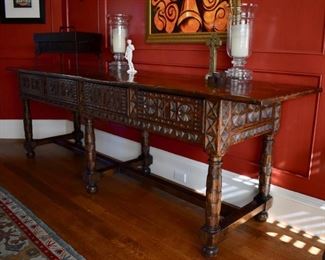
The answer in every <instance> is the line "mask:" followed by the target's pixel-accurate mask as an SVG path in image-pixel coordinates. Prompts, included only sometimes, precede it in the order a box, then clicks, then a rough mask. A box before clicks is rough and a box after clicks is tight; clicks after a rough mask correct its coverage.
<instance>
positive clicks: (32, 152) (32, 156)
mask: <svg viewBox="0 0 325 260" xmlns="http://www.w3.org/2000/svg"><path fill="white" fill-rule="evenodd" d="M26 156H27V158H29V159H32V158H34V157H35V152H34V151H27V152H26Z"/></svg>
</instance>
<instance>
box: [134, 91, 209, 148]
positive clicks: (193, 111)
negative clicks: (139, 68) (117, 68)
mask: <svg viewBox="0 0 325 260" xmlns="http://www.w3.org/2000/svg"><path fill="white" fill-rule="evenodd" d="M130 96H131V102H130V110H131V111H130V115H131V117H136V118H137V120H135V119H133V121H132V124H133V125H135V126H140V127H142V128H146V129H148V130H150V131H153V132H158V133H161V134H164V135H168V136H172V137H177V138H179V139H182V140H188V141H192V142H199V141H200V138H201V134H202V116H203V112H202V111H203V101H202V100H200V99H195V98H191V97H183V96H176V95H168V94H163V93H154V92H150V91H143V90H139V91H135V92H134V93H133V95H132V93H131V95H130ZM132 96H133V98H132ZM137 124H138V125H137Z"/></svg>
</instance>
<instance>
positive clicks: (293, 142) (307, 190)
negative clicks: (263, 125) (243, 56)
mask: <svg viewBox="0 0 325 260" xmlns="http://www.w3.org/2000/svg"><path fill="white" fill-rule="evenodd" d="M52 2H53V3H57V2H56V1H52ZM64 2H65V1H64ZM147 2H148V1H146V0H137V1H131V0H124V1H113V0H94V1H80V0H69V2H68V9H67V10H68V12H67V16H65V15H63V18H64V19H65V17H67V21H68V22H67V23H68V24H69V25H73V26H75V27H76V29H77V30H79V31H97V32H100V33H102V34H103V35H104V37H105V43H104V46H105V49H104V55H103V59H104V60H106V61H109V60H110V59H111V54H110V52H109V50H108V48H107V46H108V45H109V42H108V35H107V19H106V16H107V14H108V13H112V14H113V13H126V14H130V15H131V16H132V20H131V23H130V26H129V29H130V37H131V38H132V39H133V41H134V44H135V47H136V52H135V54H134V59H135V64H136V67H137V68H138V69H144V70H148V71H149V70H160V71H172V72H180V73H195V74H199V75H202V76H203V75H205V73H206V72H207V70H208V68H207V65H208V50H207V47H206V46H205V45H204V44H200V45H199V44H197V45H192V44H178V45H175V44H146V42H145V33H146V24H147V16H146V9H147ZM254 2H256V3H257V4H258V9H257V13H256V20H255V32H254V43H253V55H252V56H251V57H250V59H249V64H248V66H249V67H250V68H251V69H252V70H253V71H254V78H255V79H259V80H271V81H277V82H288V83H292V84H303V85H308V86H318V87H321V86H324V83H325V82H324V78H325V77H324V75H325V59H324V55H325V46H324V45H325V44H324V35H325V34H324V31H325V27H324V22H325V1H324V0H315V1H313V4H312V5H306V3H305V1H303V0H296V1H290V0H274V1H258V0H255V1H254ZM53 3H52V5H51V10H52V9H53ZM48 9H49V7H48V6H47V11H50V12H52V13H53V12H57V14H59V13H60V11H59V10H58V9H59V8H56V10H57V11H54V10H52V11H51V10H48ZM58 20H59V19H58ZM54 24H60V23H59V22H54ZM54 24H52V23H51V22H50V20H47V24H46V25H34V26H30V25H29V26H26V27H27V28H28V32H29V33H27V32H26V33H24V34H23V35H22V37H23V39H24V43H21V46H20V47H19V49H23V50H22V53H20V52H19V53H18V54H15V55H13V56H14V57H12V58H11V60H12V62H14V63H15V64H21V63H23V62H24V59H23V58H21V57H24V55H25V54H24V52H28V55H27V56H28V59H31V58H32V44H31V41H29V38H28V37H29V36H30V35H31V33H32V32H33V31H43V30H53V26H54ZM8 26H9V25H1V24H0V30H1V35H3V33H2V30H4V33H5V37H9V35H10V32H11V29H10V28H9V27H8ZM42 26H43V27H42ZM4 28H5V29H4ZM16 28H18V26H17V27H16ZM26 40H27V41H26ZM15 42H16V41H14V40H12V44H14V43H15ZM21 42H23V41H21ZM26 42H27V43H28V46H27V45H26ZM12 44H10V43H3V42H1V43H0V57H5V56H6V55H7V56H8V55H11V54H10V53H12V52H10V51H9V50H8V48H9V46H10V47H11V46H12ZM3 45H5V46H7V49H3ZM17 49H18V47H17ZM18 56H19V59H18V60H15V59H16V58H17V57H18ZM3 60H4V59H3V58H1V61H2V62H1V64H2V66H6V65H5V64H7V62H6V61H3ZM228 66H229V59H228V57H227V55H226V53H225V49H224V48H221V49H220V50H219V51H218V68H219V69H225V68H227V67H228ZM3 71H4V70H3V67H1V71H0V73H4V72H3ZM2 76H3V75H1V79H3V77H2ZM8 77H9V76H8V75H6V76H5V77H4V78H5V79H6V82H5V83H6V84H5V85H6V90H5V93H6V95H7V97H6V98H3V97H1V99H3V100H5V103H4V104H2V102H1V104H2V105H1V104H0V109H4V108H6V109H8V111H11V112H6V113H4V112H3V110H0V115H1V116H2V117H9V118H16V117H20V116H21V113H20V108H19V106H20V105H17V104H19V102H18V98H17V90H16V88H15V87H13V85H12V84H11V83H12V78H11V79H10V80H8V79H7V78H8ZM9 78H10V77H9ZM9 83H10V84H9ZM1 86H2V88H3V84H1ZM0 101H1V100H0ZM18 108H19V109H18ZM51 113H53V111H52V110H51ZM324 113H325V94H324V93H321V94H319V95H318V96H308V97H304V98H300V99H297V100H293V101H289V102H286V103H285V104H284V106H283V111H282V119H281V128H280V132H279V134H278V135H277V137H276V143H275V149H274V170H273V176H274V177H273V183H274V184H276V185H279V186H282V187H285V188H287V189H290V190H294V191H298V192H301V193H304V194H308V195H311V196H314V197H318V198H322V199H325V187H324V183H325V153H324V152H325V117H324V116H322V115H323V114H324ZM47 115H48V114H47ZM51 115H52V114H51ZM98 125H99V127H101V128H103V129H105V130H107V131H110V132H112V133H115V134H119V135H121V136H124V137H127V138H131V139H138V138H139V133H138V131H136V130H134V129H129V128H126V127H123V126H120V125H116V124H107V123H100V124H98ZM151 144H152V145H153V146H155V147H158V148H161V149H164V150H167V151H170V152H173V153H176V154H180V155H184V156H187V157H189V158H192V159H195V160H200V161H203V162H207V156H206V154H205V153H204V151H203V150H202V149H201V148H200V147H197V146H193V145H189V144H185V143H182V142H176V141H174V140H170V139H168V138H162V137H159V136H156V135H153V136H152V137H151ZM260 149H261V141H260V139H259V138H256V139H254V140H250V141H247V142H245V143H242V144H239V145H236V146H234V147H232V148H231V149H230V150H229V152H228V153H227V155H226V156H225V160H224V161H225V163H224V167H225V168H226V169H228V170H231V171H235V172H238V173H242V174H246V175H250V176H256V173H257V170H258V159H259V156H258V155H259V151H260Z"/></svg>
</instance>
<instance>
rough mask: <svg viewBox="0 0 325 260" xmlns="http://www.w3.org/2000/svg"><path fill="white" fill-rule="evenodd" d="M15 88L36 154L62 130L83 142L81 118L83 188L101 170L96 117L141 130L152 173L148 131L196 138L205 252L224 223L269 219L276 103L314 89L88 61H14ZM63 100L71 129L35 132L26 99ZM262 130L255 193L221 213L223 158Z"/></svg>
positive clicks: (91, 186)
mask: <svg viewBox="0 0 325 260" xmlns="http://www.w3.org/2000/svg"><path fill="white" fill-rule="evenodd" d="M18 75H19V82H20V93H21V98H22V101H23V105H24V128H25V137H26V141H25V148H26V151H27V156H28V157H34V156H35V153H34V148H35V147H36V146H37V145H40V144H44V143H48V142H52V141H54V140H57V139H60V138H70V139H71V138H73V139H75V143H76V145H81V141H82V138H83V133H82V131H81V130H80V118H82V119H83V120H84V124H85V152H86V158H87V169H86V173H85V175H84V179H85V182H86V188H87V190H88V192H91V193H93V192H96V191H97V185H96V183H97V181H98V173H97V172H96V170H95V166H96V149H95V134H94V127H93V119H101V120H108V121H113V122H117V123H120V124H123V125H127V126H131V127H135V128H138V129H141V130H142V133H143V134H142V140H141V144H142V154H141V155H140V157H139V158H140V159H141V162H142V170H143V173H144V175H148V176H150V174H151V172H150V164H151V163H152V156H151V155H150V151H149V139H148V137H149V133H157V134H161V135H163V136H167V137H171V138H176V139H179V140H182V141H185V142H190V143H194V144H199V145H201V146H202V147H203V149H204V150H205V151H206V152H207V154H208V155H209V161H208V163H209V169H208V175H207V182H206V204H205V212H206V213H205V224H204V226H203V227H202V231H203V233H204V240H205V242H204V246H203V254H204V255H206V256H214V255H216V253H217V251H218V247H217V244H218V242H219V241H220V239H221V237H222V234H224V233H225V231H226V230H228V229H229V228H232V227H234V226H236V225H239V224H241V223H243V222H245V221H247V220H248V219H250V218H252V217H254V216H255V217H256V219H257V220H259V221H266V219H267V216H268V214H267V210H268V209H269V208H270V207H271V204H272V197H271V196H270V183H271V171H272V170H271V166H272V144H273V140H274V135H275V134H276V132H277V131H278V130H279V127H280V115H281V104H282V102H283V101H285V100H288V99H293V98H297V97H299V96H304V95H308V94H312V93H316V92H317V91H318V89H316V88H310V87H309V88H308V87H303V86H295V85H286V84H273V83H269V82H255V81H252V82H249V83H242V82H236V81H224V80H220V81H217V82H215V83H214V84H213V86H207V85H206V82H205V81H204V78H203V77H196V76H193V75H173V74H163V73H153V72H139V73H138V74H136V75H135V76H134V77H133V76H132V75H127V74H123V73H115V74H114V75H110V74H109V73H100V72H98V71H93V70H91V69H80V68H79V70H78V72H73V71H60V70H56V69H54V68H48V69H46V68H44V67H43V68H38V69H37V68H30V69H19V70H18ZM31 100H35V101H40V102H44V103H47V104H52V105H55V106H59V107H63V108H66V109H68V110H70V111H72V112H73V113H74V132H73V133H71V134H67V135H63V136H58V137H50V138H45V139H40V140H35V139H34V138H33V133H32V119H31V118H32V117H31V111H30V105H29V103H30V101H31ZM261 135H263V136H264V148H263V151H262V155H261V166H260V173H259V191H258V195H257V196H256V197H255V198H254V200H253V201H252V202H251V203H249V204H248V205H246V206H244V207H242V208H239V209H238V208H234V211H233V212H232V213H231V214H228V215H227V216H224V217H221V209H222V208H223V207H224V206H223V204H222V201H221V188H222V171H221V169H222V158H223V156H224V155H225V153H226V152H227V149H228V148H229V147H230V146H231V145H233V144H236V143H239V142H242V141H244V140H246V139H249V138H253V137H256V136H261Z"/></svg>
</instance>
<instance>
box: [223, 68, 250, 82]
mask: <svg viewBox="0 0 325 260" xmlns="http://www.w3.org/2000/svg"><path fill="white" fill-rule="evenodd" d="M225 73H226V77H227V78H231V79H238V80H252V79H253V75H252V71H250V70H248V69H245V68H242V67H239V68H238V67H232V68H230V69H227V70H226V71H225Z"/></svg>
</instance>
